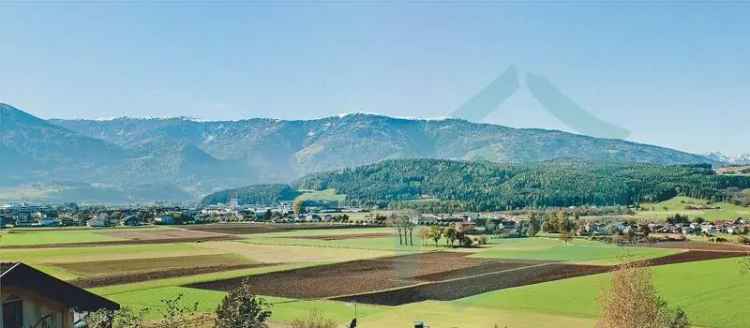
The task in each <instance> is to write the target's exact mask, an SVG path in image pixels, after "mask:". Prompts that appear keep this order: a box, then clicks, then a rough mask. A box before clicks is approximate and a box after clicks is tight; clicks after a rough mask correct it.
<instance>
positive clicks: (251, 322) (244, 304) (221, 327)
mask: <svg viewBox="0 0 750 328" xmlns="http://www.w3.org/2000/svg"><path fill="white" fill-rule="evenodd" d="M269 307H270V305H269V304H268V303H267V302H266V301H265V300H264V299H262V298H259V297H257V296H255V295H254V294H253V292H252V290H251V288H250V284H249V283H248V281H247V280H244V281H242V284H240V286H239V287H237V288H235V289H233V290H232V291H230V292H229V294H227V296H225V297H224V300H222V302H221V304H219V307H218V308H217V309H216V328H266V327H268V325H267V324H266V321H267V320H268V318H270V317H271V311H269V310H268V308H269Z"/></svg>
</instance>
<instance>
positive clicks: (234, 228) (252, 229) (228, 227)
mask: <svg viewBox="0 0 750 328" xmlns="http://www.w3.org/2000/svg"><path fill="white" fill-rule="evenodd" d="M184 228H185V229H188V230H195V231H205V232H215V233H222V234H231V235H250V234H259V233H269V232H284V231H293V230H307V229H357V228H367V226H362V225H337V224H312V223H311V224H265V223H261V224H254V223H228V224H200V225H191V226H185V227H184Z"/></svg>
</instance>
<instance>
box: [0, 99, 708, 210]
mask: <svg viewBox="0 0 750 328" xmlns="http://www.w3.org/2000/svg"><path fill="white" fill-rule="evenodd" d="M0 158H2V161H0V169H2V170H3V171H4V172H9V174H4V175H3V176H2V177H0V187H2V188H6V189H7V188H14V187H17V186H28V185H31V184H35V185H39V184H42V185H44V184H53V183H54V184H55V185H56V186H58V187H59V186H60V185H61V183H62V185H65V183H70V184H75V185H77V186H80V184H81V183H84V184H86V185H89V186H92V188H94V190H95V189H96V188H108V190H116V191H118V192H120V193H121V198H122V200H121V201H123V202H137V201H153V200H156V199H153V198H154V197H159V198H162V200H191V199H197V198H198V197H200V196H202V195H205V194H207V193H209V192H212V191H216V190H220V189H226V188H233V187H240V186H246V185H250V184H256V183H279V182H281V183H285V182H289V181H291V180H294V179H296V178H299V177H302V176H305V175H307V174H311V173H316V172H323V171H330V170H336V169H340V168H346V167H355V166H360V165H366V164H371V163H375V162H379V161H382V160H387V159H402V158H432V159H451V160H484V161H491V162H498V163H526V162H538V161H548V160H556V159H580V160H586V161H613V162H637V163H651V164H696V163H715V162H717V161H716V159H713V158H709V157H707V156H702V155H695V154H690V153H686V152H682V151H678V150H673V149H669V148H664V147H658V146H652V145H646V144H639V143H633V142H628V141H623V140H615V139H601V138H594V137H588V136H583V135H577V134H571V133H566V132H561V131H554V130H542V129H515V128H509V127H504V126H499V125H492V124H478V123H471V122H468V121H464V120H459V119H444V120H413V119H400V118H393V117H386V116H379V115H371V114H349V115H341V116H334V117H327V118H321V119H314V120H292V121H285V120H275V119H264V118H257V119H248V120H241V121H216V122H200V121H195V120H190V119H186V118H169V119H137V118H118V119H112V120H59V119H51V120H44V119H41V118H38V117H35V116H33V115H30V114H28V113H26V112H23V111H21V110H19V109H17V108H14V107H12V106H10V105H5V104H0ZM79 188H80V187H79ZM75 194H77V195H79V196H80V194H81V192H78V193H75ZM53 198H54V197H53ZM83 198H84V199H87V198H86V197H83ZM93 198H94V199H93V200H92V201H96V199H95V197H93ZM110 198H112V197H110ZM114 198H117V197H114ZM54 199H57V198H54ZM79 200H80V199H79Z"/></svg>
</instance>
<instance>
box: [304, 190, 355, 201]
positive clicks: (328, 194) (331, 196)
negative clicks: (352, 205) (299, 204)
mask: <svg viewBox="0 0 750 328" xmlns="http://www.w3.org/2000/svg"><path fill="white" fill-rule="evenodd" d="M294 200H295V201H298V200H299V201H325V202H344V201H345V200H346V195H341V194H337V193H336V190H335V189H326V190H321V191H307V192H303V193H302V194H301V195H299V196H297V198H295V199H294Z"/></svg>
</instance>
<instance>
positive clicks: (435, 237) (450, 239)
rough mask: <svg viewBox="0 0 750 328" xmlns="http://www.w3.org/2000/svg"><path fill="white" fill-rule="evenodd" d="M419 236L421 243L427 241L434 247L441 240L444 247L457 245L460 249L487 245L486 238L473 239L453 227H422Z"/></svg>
mask: <svg viewBox="0 0 750 328" xmlns="http://www.w3.org/2000/svg"><path fill="white" fill-rule="evenodd" d="M419 236H420V238H421V239H422V242H426V241H428V240H431V241H432V242H434V243H435V247H437V246H439V245H440V241H441V240H445V246H446V247H455V246H456V245H459V246H461V247H473V246H474V245H476V244H486V243H487V237H485V236H480V237H477V238H476V239H473V238H472V237H471V236H469V235H468V234H466V232H464V231H462V230H461V229H457V228H456V227H454V226H448V227H439V226H430V227H422V228H421V229H420V230H419Z"/></svg>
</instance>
